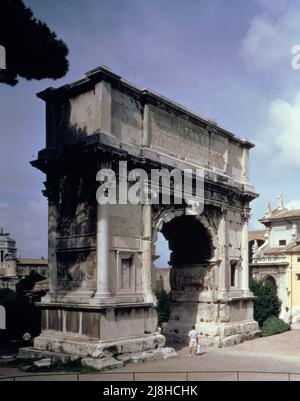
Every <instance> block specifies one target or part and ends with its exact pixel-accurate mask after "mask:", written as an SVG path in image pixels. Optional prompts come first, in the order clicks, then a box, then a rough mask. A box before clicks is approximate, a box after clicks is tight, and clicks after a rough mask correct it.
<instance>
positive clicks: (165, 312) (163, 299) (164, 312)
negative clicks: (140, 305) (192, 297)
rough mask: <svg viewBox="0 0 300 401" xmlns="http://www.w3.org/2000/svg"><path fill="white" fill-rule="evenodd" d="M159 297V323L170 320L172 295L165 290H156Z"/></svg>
mask: <svg viewBox="0 0 300 401" xmlns="http://www.w3.org/2000/svg"><path fill="white" fill-rule="evenodd" d="M155 295H156V297H157V301H158V304H157V315H158V324H159V325H161V324H162V323H165V322H168V321H169V320H170V314H171V311H170V297H169V295H168V293H167V292H166V291H165V290H159V291H156V294H155Z"/></svg>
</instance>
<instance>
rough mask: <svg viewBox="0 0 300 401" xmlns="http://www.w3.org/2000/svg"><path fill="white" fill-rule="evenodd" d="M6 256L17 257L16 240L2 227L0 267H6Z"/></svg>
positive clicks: (0, 235) (0, 230)
mask: <svg viewBox="0 0 300 401" xmlns="http://www.w3.org/2000/svg"><path fill="white" fill-rule="evenodd" d="M6 256H11V257H13V258H16V257H17V248H16V241H14V240H13V239H11V238H10V236H9V234H8V233H5V232H4V230H3V228H0V269H1V268H2V267H4V263H5V257H6Z"/></svg>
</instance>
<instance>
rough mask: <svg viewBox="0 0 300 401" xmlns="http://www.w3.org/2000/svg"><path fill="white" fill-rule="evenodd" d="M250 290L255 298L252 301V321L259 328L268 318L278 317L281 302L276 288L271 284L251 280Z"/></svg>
mask: <svg viewBox="0 0 300 401" xmlns="http://www.w3.org/2000/svg"><path fill="white" fill-rule="evenodd" d="M250 289H251V291H252V292H253V294H254V295H255V297H256V298H255V300H254V319H255V320H256V321H257V322H258V324H259V326H260V327H262V325H263V323H264V322H265V321H266V320H267V319H268V318H269V317H272V316H275V317H279V315H280V311H281V301H280V299H279V298H278V295H277V290H276V288H274V286H273V285H272V284H271V283H268V282H263V281H255V280H253V281H252V283H251V285H250Z"/></svg>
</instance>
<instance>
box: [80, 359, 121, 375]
mask: <svg viewBox="0 0 300 401" xmlns="http://www.w3.org/2000/svg"><path fill="white" fill-rule="evenodd" d="M81 363H82V366H87V367H90V368H94V369H97V370H99V372H101V371H103V370H111V369H118V368H122V367H123V366H124V363H123V362H122V361H117V360H116V359H114V358H103V359H94V358H85V359H82V361H81Z"/></svg>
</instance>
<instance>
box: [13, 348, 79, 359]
mask: <svg viewBox="0 0 300 401" xmlns="http://www.w3.org/2000/svg"><path fill="white" fill-rule="evenodd" d="M18 358H20V359H43V358H50V359H51V360H52V362H58V361H59V362H62V363H68V362H70V361H76V360H78V359H79V357H78V356H77V355H71V354H63V353H59V352H49V351H39V350H37V349H35V348H20V350H19V355H18Z"/></svg>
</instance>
